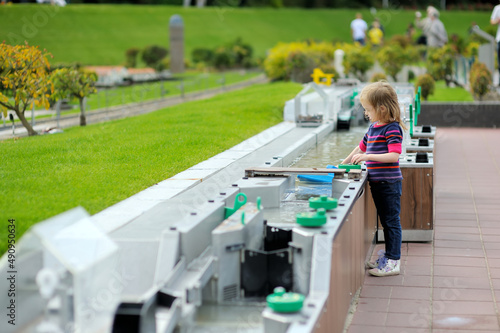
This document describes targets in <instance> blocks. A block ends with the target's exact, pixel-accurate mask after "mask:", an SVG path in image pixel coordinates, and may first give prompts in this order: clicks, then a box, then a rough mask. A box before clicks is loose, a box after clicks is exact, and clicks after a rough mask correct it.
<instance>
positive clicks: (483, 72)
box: [469, 61, 492, 100]
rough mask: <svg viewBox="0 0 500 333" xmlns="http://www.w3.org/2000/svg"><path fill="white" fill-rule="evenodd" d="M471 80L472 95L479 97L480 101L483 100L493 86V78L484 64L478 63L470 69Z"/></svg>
mask: <svg viewBox="0 0 500 333" xmlns="http://www.w3.org/2000/svg"><path fill="white" fill-rule="evenodd" d="M469 80H470V87H471V90H472V93H473V94H474V95H475V96H478V97H479V100H482V99H483V96H484V95H486V93H487V92H488V91H489V90H490V86H491V84H492V76H491V72H490V71H489V69H488V67H486V65H485V64H483V63H482V62H478V61H476V62H475V63H474V64H472V67H471V69H470V76H469Z"/></svg>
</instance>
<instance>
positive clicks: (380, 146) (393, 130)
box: [359, 122, 403, 182]
mask: <svg viewBox="0 0 500 333" xmlns="http://www.w3.org/2000/svg"><path fill="white" fill-rule="evenodd" d="M402 141H403V131H402V130H401V127H400V126H399V124H398V123H397V122H393V123H388V124H385V125H377V123H373V124H371V125H370V128H368V131H367V132H366V134H365V136H364V137H363V140H361V142H360V143H359V148H360V149H361V150H362V151H364V152H365V153H367V154H386V153H398V154H401V142H402ZM366 167H367V168H368V180H375V181H389V182H395V181H398V180H402V179H403V176H402V175H401V169H400V168H399V161H397V162H394V163H382V162H375V161H367V162H366Z"/></svg>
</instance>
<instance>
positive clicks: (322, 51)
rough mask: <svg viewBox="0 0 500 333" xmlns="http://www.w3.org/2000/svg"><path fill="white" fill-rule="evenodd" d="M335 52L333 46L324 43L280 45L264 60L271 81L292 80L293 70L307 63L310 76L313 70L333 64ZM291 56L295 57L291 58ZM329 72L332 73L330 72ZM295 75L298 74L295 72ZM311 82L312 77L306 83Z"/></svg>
mask: <svg viewBox="0 0 500 333" xmlns="http://www.w3.org/2000/svg"><path fill="white" fill-rule="evenodd" d="M333 51H334V48H333V45H332V44H330V43H324V42H320V43H317V42H314V41H307V42H293V43H278V45H276V46H275V47H273V48H272V49H271V50H270V51H269V54H268V56H267V57H266V59H265V60H264V70H265V72H266V75H267V76H268V77H269V78H270V79H271V80H290V79H291V74H292V68H296V69H297V68H298V67H297V66H299V65H300V66H304V64H305V63H307V66H306V67H308V68H309V67H310V68H311V69H310V73H309V74H308V75H310V74H312V69H313V68H315V67H319V68H322V66H327V65H329V64H330V63H331V62H332V60H333ZM291 54H293V55H292V56H290V55H291ZM289 56H290V58H289ZM328 72H332V71H330V70H328ZM294 75H298V73H296V72H294ZM304 75H305V74H304ZM294 79H295V78H294ZM301 80H302V79H301ZM309 81H311V77H310V76H309V78H308V81H306V82H309Z"/></svg>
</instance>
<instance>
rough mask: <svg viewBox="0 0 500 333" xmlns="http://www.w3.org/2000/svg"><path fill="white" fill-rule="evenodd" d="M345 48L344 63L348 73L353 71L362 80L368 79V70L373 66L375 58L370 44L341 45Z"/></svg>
mask: <svg viewBox="0 0 500 333" xmlns="http://www.w3.org/2000/svg"><path fill="white" fill-rule="evenodd" d="M340 48H342V49H343V50H344V52H345V55H344V60H343V62H342V65H343V66H344V70H345V72H346V73H351V74H353V75H354V76H355V77H357V78H358V79H359V80H361V81H366V78H365V76H366V72H367V71H368V70H369V69H370V68H372V67H373V64H374V63H375V60H374V59H373V53H372V52H371V51H370V48H369V47H368V46H365V47H360V46H356V45H349V44H344V45H343V47H340Z"/></svg>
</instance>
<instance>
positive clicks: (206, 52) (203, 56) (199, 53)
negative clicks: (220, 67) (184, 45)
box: [191, 47, 214, 65]
mask: <svg viewBox="0 0 500 333" xmlns="http://www.w3.org/2000/svg"><path fill="white" fill-rule="evenodd" d="M191 58H192V59H193V62H194V63H195V64H197V63H199V62H204V63H205V64H207V65H208V64H211V63H212V61H213V59H214V51H212V50H210V49H207V48H204V47H199V48H196V49H193V51H192V52H191Z"/></svg>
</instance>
